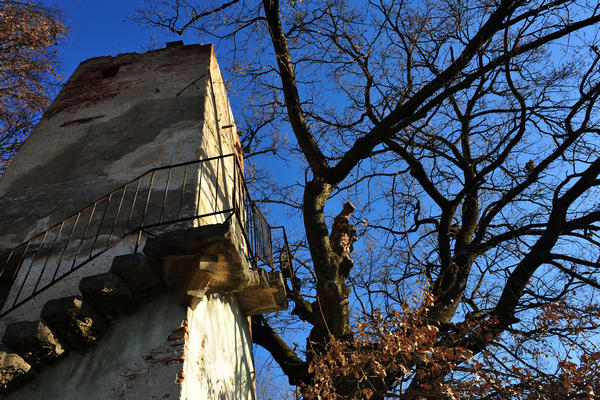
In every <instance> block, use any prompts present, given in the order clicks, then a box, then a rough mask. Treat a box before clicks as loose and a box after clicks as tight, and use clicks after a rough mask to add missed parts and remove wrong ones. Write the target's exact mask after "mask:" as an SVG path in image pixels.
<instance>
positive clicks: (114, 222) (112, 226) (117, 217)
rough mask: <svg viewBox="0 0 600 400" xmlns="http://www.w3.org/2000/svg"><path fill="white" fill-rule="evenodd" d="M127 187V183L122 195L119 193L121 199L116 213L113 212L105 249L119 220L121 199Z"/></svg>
mask: <svg viewBox="0 0 600 400" xmlns="http://www.w3.org/2000/svg"><path fill="white" fill-rule="evenodd" d="M127 186H129V183H127V184H126V185H125V186H123V193H121V198H120V199H119V206H118V207H117V211H116V212H115V218H114V219H113V223H112V225H111V227H110V233H109V234H108V241H107V242H106V246H105V247H108V246H110V242H111V240H112V234H113V232H114V230H115V226H116V225H117V221H118V219H119V214H120V213H121V207H122V206H123V199H124V198H125V192H126V191H127Z"/></svg>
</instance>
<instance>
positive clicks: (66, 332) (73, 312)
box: [42, 296, 108, 349]
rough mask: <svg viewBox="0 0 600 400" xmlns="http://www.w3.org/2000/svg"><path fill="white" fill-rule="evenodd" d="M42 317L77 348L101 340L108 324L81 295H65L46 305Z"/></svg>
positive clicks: (62, 337)
mask: <svg viewBox="0 0 600 400" xmlns="http://www.w3.org/2000/svg"><path fill="white" fill-rule="evenodd" d="M42 319H43V320H44V322H46V324H48V326H49V327H50V328H51V329H52V330H53V331H54V332H56V334H57V335H58V336H59V337H60V338H61V339H63V340H65V341H66V342H67V343H68V344H69V345H70V346H71V347H73V348H75V349H84V348H86V347H88V346H90V345H91V344H93V343H94V342H96V341H98V340H100V339H101V338H102V336H104V334H105V333H106V331H107V330H108V324H107V323H106V322H105V321H104V319H103V318H102V317H101V316H100V315H98V314H97V313H96V312H95V311H94V310H93V309H92V308H91V307H90V306H88V305H87V303H85V302H84V301H83V300H82V299H81V296H71V297H63V298H60V299H56V300H51V301H49V302H47V303H46V304H45V305H44V308H43V310H42Z"/></svg>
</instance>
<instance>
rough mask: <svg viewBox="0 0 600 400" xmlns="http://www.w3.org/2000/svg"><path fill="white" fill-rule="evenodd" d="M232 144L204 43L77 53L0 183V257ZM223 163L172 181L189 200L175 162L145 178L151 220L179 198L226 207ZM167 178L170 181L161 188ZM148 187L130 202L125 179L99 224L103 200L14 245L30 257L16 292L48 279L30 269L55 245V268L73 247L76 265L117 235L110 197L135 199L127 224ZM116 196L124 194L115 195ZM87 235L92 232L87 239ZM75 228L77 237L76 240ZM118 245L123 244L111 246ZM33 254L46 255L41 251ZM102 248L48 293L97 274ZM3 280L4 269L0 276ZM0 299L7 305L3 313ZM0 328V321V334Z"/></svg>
mask: <svg viewBox="0 0 600 400" xmlns="http://www.w3.org/2000/svg"><path fill="white" fill-rule="evenodd" d="M238 150H239V140H238V137H237V132H236V130H235V126H234V121H233V116H232V113H231V109H230V106H229V102H228V100H227V96H226V93H225V85H224V82H223V78H222V76H221V73H220V71H219V67H218V64H217V61H216V57H215V55H214V53H213V50H212V46H210V45H209V46H200V45H192V46H171V47H168V48H166V49H163V50H157V51H152V52H148V53H145V54H135V53H131V54H122V55H119V56H117V57H99V58H93V59H90V60H88V61H85V62H83V63H82V64H81V65H80V67H79V68H78V69H77V70H76V71H75V73H74V74H73V76H72V77H71V78H70V79H69V81H68V82H67V84H66V85H65V87H64V88H63V89H62V90H61V92H60V94H59V96H58V97H57V99H56V100H55V101H54V102H53V104H52V106H51V107H50V109H49V110H48V111H47V112H46V114H45V116H44V118H43V120H42V121H41V123H40V124H39V125H38V126H37V127H36V129H35V130H34V132H33V133H32V135H31V137H30V139H29V140H28V141H27V142H26V144H25V145H24V147H23V149H22V150H21V151H20V152H19V153H18V154H17V157H16V158H15V159H14V160H13V162H12V163H11V165H10V166H9V168H8V169H7V171H6V174H5V175H4V176H3V177H2V178H1V179H0V254H1V253H3V251H2V250H3V249H10V248H12V247H14V246H16V245H18V244H19V243H21V242H23V241H24V240H26V239H28V238H30V237H32V236H33V235H35V234H37V233H40V232H43V231H44V229H46V228H48V227H50V226H52V225H53V224H55V223H58V222H59V221H61V220H62V219H64V218H66V217H68V216H69V215H72V214H73V213H74V212H76V211H78V210H79V209H81V208H82V207H84V206H86V205H88V204H90V203H91V202H93V201H96V200H98V199H100V198H102V196H104V195H106V194H108V193H110V192H111V191H112V190H114V189H116V188H118V187H119V186H120V185H123V184H125V183H127V182H129V181H130V180H131V179H133V178H135V177H137V176H139V175H141V174H142V173H144V172H146V171H148V170H149V169H151V168H155V167H162V166H168V165H173V164H177V163H181V162H186V161H192V160H199V159H205V158H209V157H215V156H219V155H223V154H231V153H236V152H237V151H238ZM234 160H235V159H234V158H233V157H229V158H226V159H223V160H213V161H210V162H206V163H202V164H201V165H196V166H190V167H186V168H187V169H186V170H185V173H186V174H187V175H186V180H185V181H183V182H185V192H186V193H191V196H187V195H182V194H180V193H182V192H183V191H182V190H181V188H182V184H183V182H182V179H181V178H182V177H181V175H182V174H183V172H182V171H184V169H183V168H179V169H178V170H175V171H174V172H173V174H172V176H169V178H167V174H166V171H162V172H159V173H157V174H156V176H152V179H153V192H152V197H151V201H150V202H149V207H148V214H149V215H150V217H152V215H156V214H157V213H158V212H159V210H160V211H161V212H164V214H165V216H166V217H171V218H173V217H174V216H176V214H177V212H176V210H175V208H176V206H179V205H182V206H183V209H184V210H187V211H190V210H191V211H193V212H195V211H198V213H200V214H202V213H210V212H214V211H218V210H226V209H230V208H232V206H233V205H232V204H231V203H232V201H233V199H232V196H233V192H234V190H233V179H234V175H235V174H236V173H235V172H234V169H235V162H234ZM178 174H179V175H178ZM238 178H239V176H238ZM167 179H170V181H169V182H170V186H168V188H167V186H166V185H167ZM149 185H150V176H148V177H147V179H145V180H143V181H142V184H141V187H140V195H139V196H138V197H139V198H136V197H135V196H134V193H133V192H134V189H135V187H136V185H132V186H131V187H129V188H128V189H126V190H127V192H126V193H122V192H117V193H116V194H115V196H113V198H112V199H111V200H110V201H111V202H112V203H110V205H109V206H107V207H108V208H109V209H110V210H111V211H109V212H108V213H107V216H106V218H104V217H102V219H103V220H104V219H106V222H104V225H102V222H101V221H100V218H101V215H103V214H104V207H105V205H104V204H105V203H107V202H108V201H105V203H100V205H99V206H98V207H97V209H96V210H95V214H93V217H92V216H91V212H87V213H84V214H82V215H81V216H77V223H78V225H77V228H75V227H72V226H73V224H74V223H75V222H74V220H75V218H74V219H73V220H71V221H70V222H68V223H67V224H66V225H65V226H64V228H63V227H60V226H59V227H56V228H55V229H54V230H53V231H51V232H50V233H49V235H48V236H47V238H40V239H39V240H38V241H36V242H33V243H32V244H31V246H24V247H23V249H27V255H28V256H29V257H32V259H26V260H25V262H24V263H23V265H24V266H26V267H27V268H29V267H30V266H31V268H32V271H31V272H29V271H27V270H25V268H22V269H21V271H19V275H18V276H17V280H16V281H17V283H20V282H23V281H25V287H24V290H23V291H21V292H20V293H19V295H18V298H19V300H20V299H24V298H26V297H27V295H28V294H29V293H30V292H31V290H33V288H34V287H36V286H37V287H43V286H44V285H45V284H46V283H47V282H49V280H50V278H51V275H52V273H50V274H48V273H44V276H42V278H41V280H39V281H38V278H39V275H41V274H42V272H41V271H42V268H44V269H48V270H49V271H51V272H53V268H52V267H53V266H54V265H53V263H54V262H55V261H57V260H58V259H59V258H60V257H61V254H59V252H60V251H61V250H62V249H67V257H66V258H64V259H62V260H61V263H62V264H61V266H60V269H59V275H60V273H62V272H64V270H65V268H67V267H70V266H71V265H72V264H71V262H70V259H69V257H71V258H74V257H75V255H76V254H78V255H79V256H78V257H79V258H78V260H79V261H78V262H80V261H81V260H84V259H85V257H87V255H88V254H94V251H96V250H93V251H88V248H90V247H91V246H92V243H93V244H94V245H95V246H96V247H95V249H97V250H100V249H101V248H102V245H101V244H102V243H109V242H110V241H109V240H108V239H109V236H110V237H111V238H112V240H113V241H114V240H118V239H119V234H118V232H123V231H124V229H122V226H120V225H118V224H119V223H120V224H121V225H125V223H126V222H128V221H129V219H127V221H125V218H122V217H121V218H120V219H119V220H118V224H117V226H116V227H114V226H113V227H111V224H110V221H111V219H112V214H111V212H112V213H113V214H114V213H115V212H116V211H115V209H116V203H119V204H118V207H119V208H120V209H123V210H125V212H124V214H126V213H127V207H128V206H131V204H130V203H132V204H133V203H135V201H136V200H137V203H135V207H133V206H132V207H133V208H134V212H133V213H132V215H133V218H132V221H134V222H135V221H136V220H137V219H136V217H137V216H138V214H140V213H141V211H142V209H143V208H144V201H143V198H144V196H145V194H146V193H145V192H144V190H147V188H148V187H149ZM163 187H164V189H161V188H163ZM161 190H162V191H161ZM166 191H168V193H165V192H166ZM122 194H123V198H124V200H120V201H119V199H120V198H121V195H122ZM163 194H168V198H169V202H167V207H162V209H161V207H160V204H161V200H163V198H165V197H166V196H163ZM178 196H181V197H178ZM180 198H181V201H179V199H180ZM140 199H142V200H141V201H140ZM184 200H185V201H184ZM88 215H90V216H89V219H90V220H91V221H92V225H91V228H89V229H88V228H87V227H86V226H87V225H86V221H87V220H88ZM225 217H226V216H225V215H214V216H211V217H208V218H205V219H204V220H202V221H200V220H194V221H188V222H187V224H189V225H199V224H208V223H217V222H222V221H223V220H224V219H225ZM115 220H116V219H115ZM94 224H97V225H98V226H97V227H96V226H95V225H94ZM129 225H130V226H131V225H132V223H130V224H129ZM133 225H135V223H133ZM71 229H73V232H74V233H71ZM166 229H168V227H167V228H166ZM96 232H97V233H98V238H95V237H93V236H94V234H95V233H96ZM115 232H116V233H115ZM77 235H87V236H86V237H85V240H84V241H83V242H82V243H80V241H79V237H78V236H77ZM42 240H45V242H44V243H42ZM128 242H131V240H130V239H128ZM86 246H87V247H86ZM80 247H81V248H82V250H79V248H80ZM38 248H42V250H44V251H42V256H40V257H35V258H34V255H35V251H36V250H37V249H38ZM119 248H120V249H123V248H126V249H130V248H132V246H131V245H129V244H127V245H120V246H119ZM23 249H21V250H23ZM125 251H126V250H125ZM44 252H46V253H55V254H56V255H50V256H48V255H47V254H46V253H44ZM114 253H116V254H122V253H123V251H121V250H118V249H115V250H114V251H111V253H109V254H107V255H103V256H102V257H100V258H98V259H97V260H94V262H93V263H91V264H90V265H88V266H85V267H84V268H82V269H81V270H79V271H77V272H76V273H74V274H72V275H70V276H69V278H68V279H67V280H66V281H65V282H63V283H61V284H60V285H59V286H56V287H54V288H53V289H52V290H53V292H55V293H56V294H58V295H63V296H66V295H72V294H76V293H77V285H78V282H79V280H80V279H81V278H82V277H83V276H86V275H91V274H97V273H100V272H103V271H105V270H107V269H108V268H109V267H110V263H111V260H112V256H111V254H114ZM16 254H17V257H13V260H18V255H20V253H18V252H17V253H16ZM0 264H2V259H0ZM1 267H2V266H1V265H0V268H1ZM3 279H6V274H4V275H2V276H1V277H0V280H3ZM18 291H19V289H16V288H13V290H12V292H11V293H10V294H9V295H8V298H9V300H11V299H13V298H15V297H16V295H17V292H18ZM0 297H2V296H0ZM42 299H44V297H43V296H42V297H41V298H40V300H42ZM0 300H2V299H0ZM42 306H43V301H36V303H35V304H32V305H28V306H24V307H22V309H21V310H20V311H18V312H17V313H16V314H15V315H14V316H9V317H8V319H9V320H11V319H14V318H23V316H27V315H29V314H31V318H35V315H36V313H37V310H39V309H41V307H42ZM7 307H9V304H8V303H7V304H6V305H5V306H4V308H3V309H7ZM29 309H31V312H29V311H28V310H29ZM5 320H6V319H5ZM5 322H6V321H5ZM3 325H5V324H4V323H2V322H1V321H0V333H1V331H2V327H3Z"/></svg>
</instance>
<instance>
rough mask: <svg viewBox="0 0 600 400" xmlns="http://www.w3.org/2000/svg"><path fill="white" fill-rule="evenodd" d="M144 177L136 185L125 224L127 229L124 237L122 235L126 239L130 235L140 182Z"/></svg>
mask: <svg viewBox="0 0 600 400" xmlns="http://www.w3.org/2000/svg"><path fill="white" fill-rule="evenodd" d="M143 177H144V176H143V175H142V176H140V177H139V178H138V179H137V185H135V192H134V193H133V201H132V202H131V209H130V210H129V216H128V217H127V222H126V223H125V229H123V235H121V236H123V237H125V236H126V235H127V234H128V233H129V232H128V229H127V228H129V222H130V221H131V217H132V216H133V210H134V209H135V203H136V202H137V197H138V193H139V191H140V181H141V180H142V178H143Z"/></svg>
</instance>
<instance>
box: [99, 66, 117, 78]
mask: <svg viewBox="0 0 600 400" xmlns="http://www.w3.org/2000/svg"><path fill="white" fill-rule="evenodd" d="M118 71H119V66H118V65H115V66H114V67H109V68H104V69H103V70H102V77H103V78H112V77H113V76H115V75H117V72H118Z"/></svg>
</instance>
